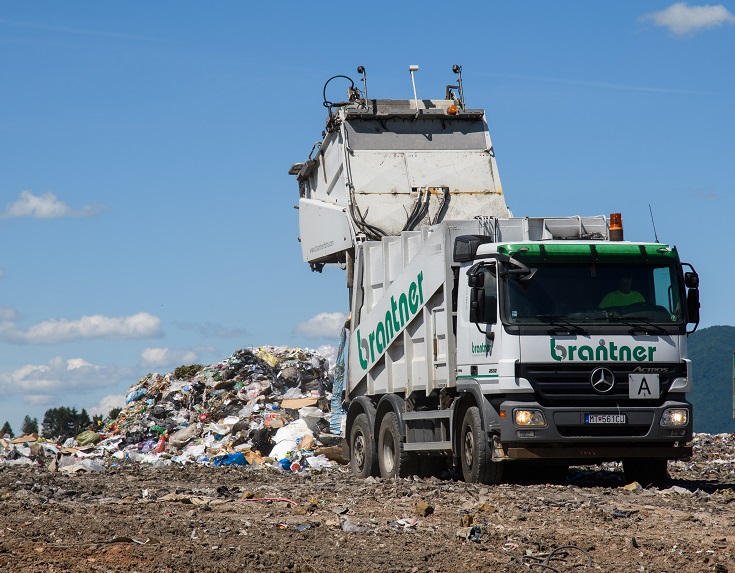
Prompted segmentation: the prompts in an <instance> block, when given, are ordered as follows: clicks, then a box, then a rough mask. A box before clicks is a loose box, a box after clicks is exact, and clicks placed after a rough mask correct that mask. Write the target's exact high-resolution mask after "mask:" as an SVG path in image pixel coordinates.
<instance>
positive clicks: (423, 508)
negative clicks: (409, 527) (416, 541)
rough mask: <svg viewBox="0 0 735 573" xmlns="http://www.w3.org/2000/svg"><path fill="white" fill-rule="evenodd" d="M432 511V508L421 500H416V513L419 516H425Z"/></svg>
mask: <svg viewBox="0 0 735 573" xmlns="http://www.w3.org/2000/svg"><path fill="white" fill-rule="evenodd" d="M432 513H434V508H433V507H432V506H431V505H429V504H428V503H426V502H425V501H423V500H421V499H420V500H418V501H417V502H416V515H418V516H419V517H426V516H428V515H431V514H432Z"/></svg>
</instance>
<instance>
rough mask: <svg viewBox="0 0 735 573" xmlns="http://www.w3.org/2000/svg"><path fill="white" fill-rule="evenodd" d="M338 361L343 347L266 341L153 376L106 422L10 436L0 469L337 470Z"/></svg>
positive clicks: (0, 452)
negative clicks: (50, 435) (76, 430)
mask: <svg viewBox="0 0 735 573" xmlns="http://www.w3.org/2000/svg"><path fill="white" fill-rule="evenodd" d="M335 364H336V349H335V348H333V347H321V348H320V349H319V351H314V350H309V349H301V348H289V347H285V346H280V347H276V346H262V347H259V348H247V349H242V350H238V351H236V352H235V353H233V354H232V355H231V356H230V357H229V358H227V359H225V360H222V361H221V362H218V363H216V364H212V365H210V366H205V367H201V366H198V365H193V366H188V367H184V366H182V367H180V368H177V369H176V370H175V371H174V372H170V373H168V374H165V375H161V374H157V373H153V374H148V375H147V376H145V377H143V378H141V379H140V380H139V381H138V382H137V383H135V384H133V385H132V386H131V388H130V389H129V390H128V392H127V394H126V397H125V403H126V406H125V408H124V409H123V410H122V411H121V412H120V414H119V415H118V416H117V418H116V419H115V420H111V421H109V422H108V423H107V424H106V425H105V426H104V427H101V428H99V427H95V428H94V430H93V429H92V428H91V427H90V428H89V429H87V430H85V431H83V432H81V433H80V434H78V435H77V436H76V437H75V438H69V439H67V440H65V441H64V442H63V443H62V444H57V443H55V442H54V441H53V440H48V439H45V438H42V437H39V436H38V435H37V434H30V435H27V436H20V437H18V438H15V439H13V440H9V439H4V438H0V467H1V466H5V465H24V464H43V465H44V466H46V467H48V468H49V469H51V470H52V471H64V472H68V473H76V472H79V471H85V472H89V471H104V470H105V467H106V466H109V465H111V464H119V463H129V462H135V463H148V464H151V465H154V466H156V465H169V464H174V463H178V464H187V463H196V464H200V465H206V466H212V467H228V466H243V467H244V466H256V467H257V466H266V465H268V466H271V467H275V468H280V469H282V470H283V471H288V472H297V473H299V472H307V471H325V470H329V469H332V468H335V467H337V465H338V464H339V463H344V461H343V460H342V459H341V454H338V453H337V452H336V451H334V450H335V449H338V444H339V443H340V440H341V436H339V435H333V434H331V433H330V431H329V428H330V416H331V413H330V412H329V411H328V410H329V404H330V401H331V391H332V385H333V372H332V370H333V368H334V366H335ZM338 415H339V416H340V417H341V416H342V412H341V406H340V411H339V412H338Z"/></svg>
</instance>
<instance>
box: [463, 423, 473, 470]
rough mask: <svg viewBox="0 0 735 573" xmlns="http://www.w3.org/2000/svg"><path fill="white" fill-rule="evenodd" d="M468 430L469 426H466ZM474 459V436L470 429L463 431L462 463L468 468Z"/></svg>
mask: <svg viewBox="0 0 735 573" xmlns="http://www.w3.org/2000/svg"><path fill="white" fill-rule="evenodd" d="M468 430H469V428H468ZM474 459H475V436H474V434H473V433H472V430H469V431H468V432H465V435H464V463H465V464H466V465H467V467H468V468H471V467H472V466H473V462H474Z"/></svg>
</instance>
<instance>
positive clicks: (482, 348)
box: [472, 342, 493, 354]
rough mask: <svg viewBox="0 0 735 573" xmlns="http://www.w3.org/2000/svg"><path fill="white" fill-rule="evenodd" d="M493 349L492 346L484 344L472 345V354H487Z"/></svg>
mask: <svg viewBox="0 0 735 573" xmlns="http://www.w3.org/2000/svg"><path fill="white" fill-rule="evenodd" d="M492 349H493V347H492V346H490V345H489V344H485V343H484V342H483V343H482V344H475V343H474V342H473V343H472V354H487V353H489V352H490V351H491V350H492Z"/></svg>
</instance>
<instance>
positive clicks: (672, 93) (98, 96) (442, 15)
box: [0, 0, 735, 432]
mask: <svg viewBox="0 0 735 573" xmlns="http://www.w3.org/2000/svg"><path fill="white" fill-rule="evenodd" d="M734 13H735V3H733V2H726V3H723V4H709V5H704V4H693V3H690V4H684V3H676V4H675V3H672V2H658V1H650V2H621V3H598V2H588V1H582V0H579V1H566V2H553V3H552V2H540V1H537V2H499V1H489V2H483V3H465V2H455V3H452V4H446V3H435V4H432V3H424V4H420V5H417V4H406V5H403V4H402V3H395V2H394V3H388V2H382V1H377V2H372V3H368V4H365V3H363V4H340V5H334V6H331V5H330V6H327V5H325V6H323V7H320V8H317V7H314V8H308V9H307V8H306V7H305V5H304V4H303V3H297V2H279V3H272V2H271V3H262V4H260V3H255V4H254V3H245V2H236V1H226V0H222V1H219V2H216V3H215V2H208V3H205V2H187V1H179V2H173V1H161V2H155V3H152V2H142V1H137V0H131V1H130V2H124V3H122V2H119V3H112V2H104V3H103V2H79V1H68V2H51V1H44V0H40V1H35V2H24V3H21V2H16V3H4V4H3V6H2V9H0V69H1V70H2V75H3V81H2V87H1V88H0V110H2V111H1V112H0V134H2V137H0V166H1V168H0V245H2V248H1V249H0V293H1V294H0V393H1V395H2V400H1V401H0V424H1V423H2V422H3V421H5V420H8V421H10V423H11V426H12V427H13V429H14V430H15V431H16V432H18V431H19V430H20V425H21V422H22V419H23V416H25V415H26V414H28V415H30V416H32V417H37V418H38V419H39V421H42V419H43V414H44V412H45V411H46V410H47V409H48V408H51V407H56V406H75V407H77V408H79V409H81V408H83V407H84V408H87V409H88V410H89V411H90V412H92V411H100V410H101V411H102V412H105V413H106V412H107V411H109V408H110V407H111V406H112V405H114V404H115V403H116V401H119V400H120V397H121V396H122V395H124V394H125V392H126V391H127V389H128V388H129V387H130V385H131V384H133V383H135V382H136V381H137V380H138V379H140V378H141V377H143V376H145V375H146V374H147V373H149V372H161V373H164V372H168V371H171V370H173V369H174V368H175V367H176V366H179V365H181V364H190V363H194V362H197V363H203V364H210V363H213V362H216V361H218V360H220V359H222V358H224V357H226V356H229V355H230V354H231V353H232V352H233V351H234V350H237V349H240V348H244V347H248V346H259V345H265V344H272V345H288V346H301V347H304V346H306V347H310V348H315V347H318V346H320V345H322V344H326V343H332V344H336V342H337V337H338V326H337V325H338V324H339V323H340V321H341V318H342V316H343V314H346V313H347V297H346V289H345V281H344V275H343V273H342V272H341V271H339V270H336V269H331V270H330V269H325V272H324V273H323V274H321V275H319V274H316V273H311V272H310V271H309V268H308V265H306V264H305V263H303V262H302V261H301V252H300V248H299V245H298V242H297V237H298V222H297V211H296V210H294V208H293V206H294V205H295V204H296V203H297V200H298V189H297V185H296V181H295V179H294V178H293V177H291V176H289V175H288V173H287V172H288V168H289V167H290V166H291V164H292V163H294V162H298V161H303V160H305V159H306V157H307V156H308V154H309V151H310V150H311V147H312V145H313V144H314V143H315V142H316V141H317V140H319V139H320V132H321V130H322V128H323V126H324V119H325V110H324V108H323V107H322V86H323V84H324V82H325V81H326V80H327V79H328V78H329V77H331V76H332V75H335V74H346V75H349V76H352V77H353V78H354V79H355V80H356V81H357V80H358V77H359V76H358V74H357V73H356V72H355V70H356V68H357V66H358V65H363V66H365V68H366V69H367V73H368V88H369V95H370V97H371V98H376V97H377V98H410V97H412V93H413V92H412V88H411V82H410V76H409V73H408V66H409V64H418V65H419V66H420V70H419V71H418V72H417V74H416V85H417V90H418V94H419V97H423V98H441V97H443V94H444V86H445V85H446V84H447V83H451V82H453V81H454V78H455V77H454V75H453V74H452V72H451V67H452V64H455V63H457V64H461V65H462V66H463V79H464V87H465V98H466V100H467V103H468V105H469V106H470V107H475V108H477V107H479V108H484V109H486V111H487V114H488V121H489V124H490V129H491V134H492V137H493V143H494V146H495V150H496V153H497V160H498V166H499V170H500V177H501V181H502V183H503V188H504V190H505V193H506V199H507V202H508V204H509V206H510V208H511V209H512V211H513V213H514V214H515V215H518V216H538V215H571V214H582V215H597V214H608V213H610V212H615V211H621V212H622V213H623V220H624V224H625V234H626V238H627V239H632V240H653V238H654V235H653V230H652V226H651V221H650V214H649V204H650V206H651V208H652V210H653V214H654V217H655V223H656V229H657V231H658V236H659V239H660V240H661V241H662V242H668V243H672V244H675V245H677V246H678V248H679V251H680V253H681V255H682V257H683V259H684V260H686V261H689V262H691V263H692V264H694V266H695V267H696V269H697V270H698V271H699V274H700V277H701V281H702V306H703V310H702V317H703V320H702V326H710V325H715V324H735V305H733V304H732V303H731V295H730V291H731V286H730V285H731V284H732V283H733V282H734V281H735V271H734V270H733V265H732V264H731V263H730V261H729V253H730V248H729V243H730V240H731V228H732V222H731V221H732V217H733V214H735V209H734V208H733V194H732V193H731V188H732V186H733V181H735V161H734V160H733V155H734V153H733V152H734V151H735V149H734V148H735V144H734V143H733V133H735V116H734V114H735V112H734V108H733V103H732V102H733V101H735V93H734V92H735V89H734V88H735V86H734V82H735V77H734V75H733V71H732V69H733V68H732V61H731V60H732V54H734V53H735V16H734V15H733V14H734ZM358 85H359V84H358ZM337 89H338V90H339V91H338V92H337V93H335V94H334V96H333V99H334V100H339V99H342V97H343V94H342V93H341V88H337Z"/></svg>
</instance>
